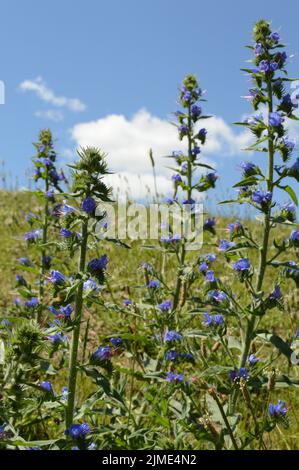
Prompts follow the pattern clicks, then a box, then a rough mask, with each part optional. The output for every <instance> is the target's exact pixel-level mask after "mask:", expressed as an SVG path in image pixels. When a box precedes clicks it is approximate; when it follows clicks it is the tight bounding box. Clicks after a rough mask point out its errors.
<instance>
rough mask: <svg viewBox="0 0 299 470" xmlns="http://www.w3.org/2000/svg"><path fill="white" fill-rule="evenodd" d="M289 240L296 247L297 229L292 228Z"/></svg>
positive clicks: (298, 234) (298, 233)
mask: <svg viewBox="0 0 299 470" xmlns="http://www.w3.org/2000/svg"><path fill="white" fill-rule="evenodd" d="M290 242H291V243H292V244H293V245H294V246H296V247H298V246H299V230H293V231H292V233H291V235H290Z"/></svg>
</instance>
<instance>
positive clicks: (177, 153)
mask: <svg viewBox="0 0 299 470" xmlns="http://www.w3.org/2000/svg"><path fill="white" fill-rule="evenodd" d="M172 156H173V157H174V158H177V159H178V158H181V157H182V156H183V152H182V151H181V150H174V151H173V152H172Z"/></svg>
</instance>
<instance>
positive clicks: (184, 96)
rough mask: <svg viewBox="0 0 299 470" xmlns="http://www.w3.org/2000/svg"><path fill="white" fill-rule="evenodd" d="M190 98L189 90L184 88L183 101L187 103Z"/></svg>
mask: <svg viewBox="0 0 299 470" xmlns="http://www.w3.org/2000/svg"><path fill="white" fill-rule="evenodd" d="M191 99H192V94H191V92H190V91H188V90H186V91H185V92H184V94H183V101H185V102H186V103H189V102H190V101H191Z"/></svg>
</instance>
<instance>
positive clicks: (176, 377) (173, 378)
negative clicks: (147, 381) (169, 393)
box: [166, 372, 184, 384]
mask: <svg viewBox="0 0 299 470" xmlns="http://www.w3.org/2000/svg"><path fill="white" fill-rule="evenodd" d="M166 380H167V382H173V383H175V384H177V383H182V382H184V376H183V375H182V374H176V373H175V372H167V375H166Z"/></svg>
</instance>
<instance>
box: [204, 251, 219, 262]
mask: <svg viewBox="0 0 299 470" xmlns="http://www.w3.org/2000/svg"><path fill="white" fill-rule="evenodd" d="M205 258H206V260H207V261H208V262H209V263H213V262H214V261H216V259H217V256H216V255H215V254H214V253H208V254H207V255H206V257H205Z"/></svg>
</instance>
